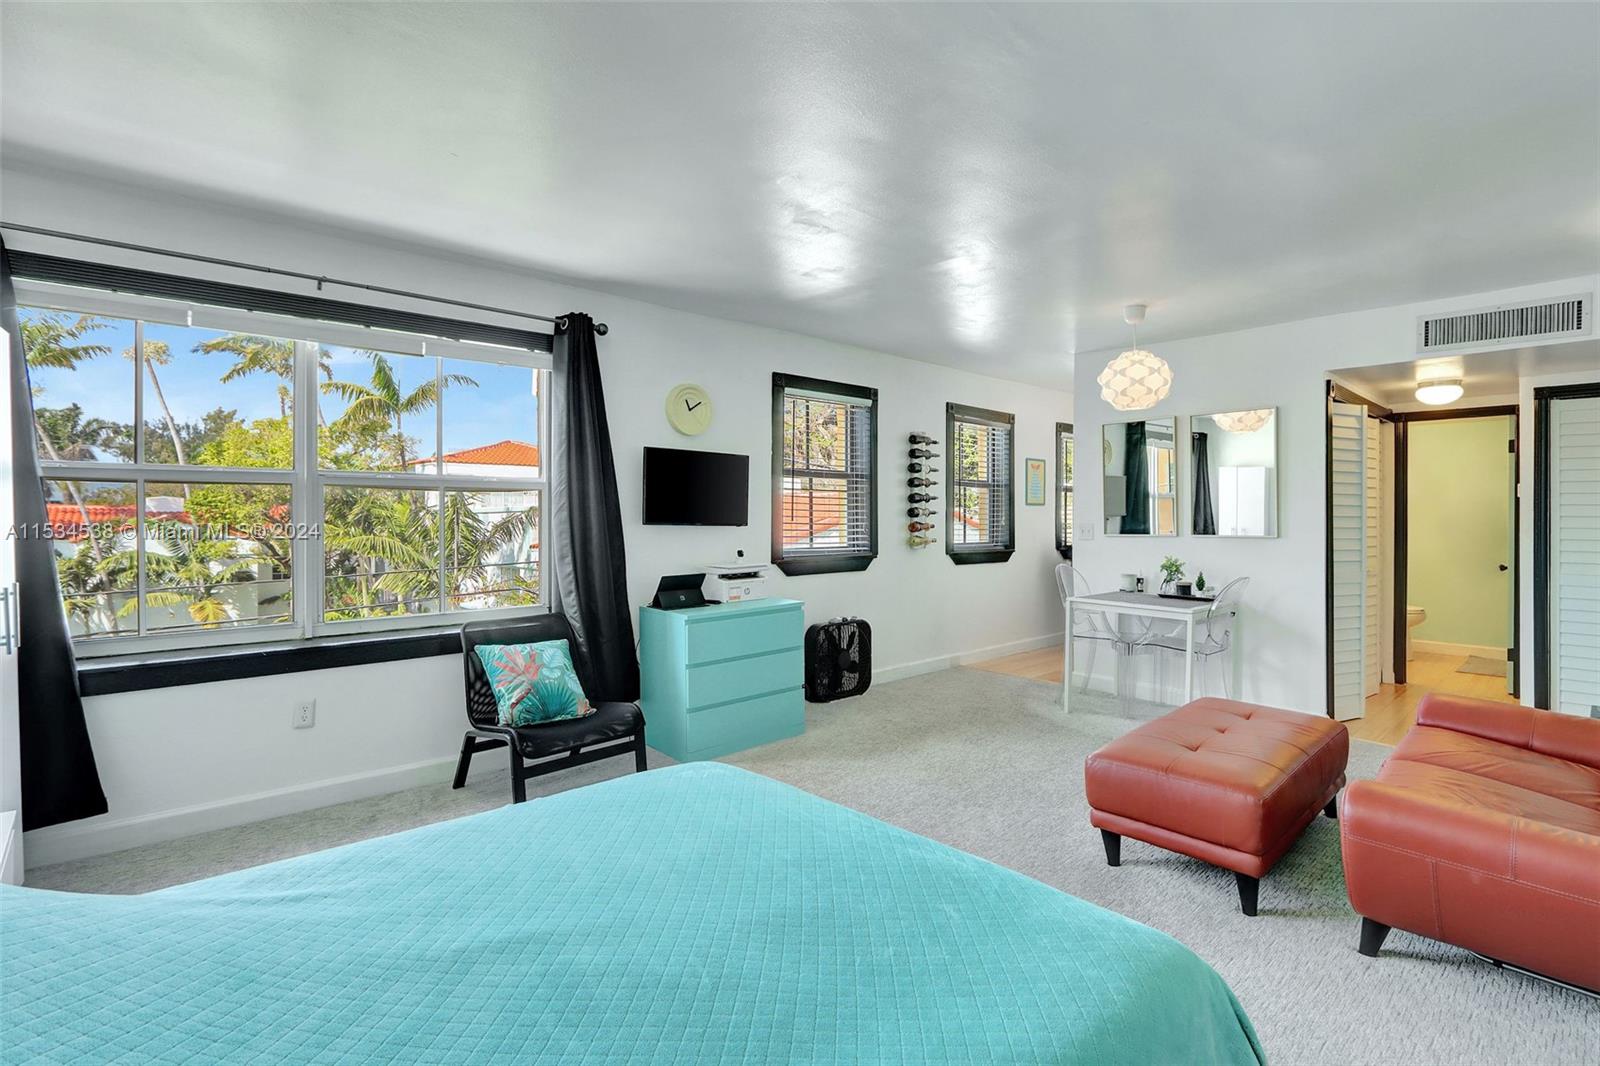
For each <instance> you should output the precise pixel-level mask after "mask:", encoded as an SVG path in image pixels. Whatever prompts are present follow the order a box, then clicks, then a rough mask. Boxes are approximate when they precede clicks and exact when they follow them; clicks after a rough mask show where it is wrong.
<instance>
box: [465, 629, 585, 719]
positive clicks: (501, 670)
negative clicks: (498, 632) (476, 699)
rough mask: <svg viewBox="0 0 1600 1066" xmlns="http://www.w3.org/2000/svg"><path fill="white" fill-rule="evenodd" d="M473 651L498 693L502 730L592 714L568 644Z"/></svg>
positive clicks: (497, 646)
mask: <svg viewBox="0 0 1600 1066" xmlns="http://www.w3.org/2000/svg"><path fill="white" fill-rule="evenodd" d="M473 650H474V651H476V652H477V653H478V659H479V660H480V661H481V662H482V663H483V671H484V673H485V674H487V675H488V677H489V687H490V688H492V689H493V690H494V702H495V704H496V705H497V706H498V707H499V709H500V724H501V725H503V726H519V725H537V724H539V723H540V722H559V721H561V720H562V719H564V718H582V717H583V716H584V715H587V714H593V713H594V707H593V706H591V705H590V703H589V701H588V699H587V698H586V697H585V696H584V694H583V686H582V685H580V684H578V672H577V671H576V670H574V669H573V668H572V653H571V652H570V651H569V650H568V648H567V642H566V641H564V640H546V641H541V642H540V643H538V644H480V645H478V646H477V647H476V648H474V649H473Z"/></svg>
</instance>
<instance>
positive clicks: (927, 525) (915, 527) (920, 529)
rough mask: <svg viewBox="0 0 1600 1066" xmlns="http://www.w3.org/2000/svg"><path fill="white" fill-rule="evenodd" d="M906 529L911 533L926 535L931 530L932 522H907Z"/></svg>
mask: <svg viewBox="0 0 1600 1066" xmlns="http://www.w3.org/2000/svg"><path fill="white" fill-rule="evenodd" d="M906 528H907V529H909V530H910V531H911V532H913V533H926V532H927V531H928V530H930V529H932V528H933V523H932V522H907V523H906Z"/></svg>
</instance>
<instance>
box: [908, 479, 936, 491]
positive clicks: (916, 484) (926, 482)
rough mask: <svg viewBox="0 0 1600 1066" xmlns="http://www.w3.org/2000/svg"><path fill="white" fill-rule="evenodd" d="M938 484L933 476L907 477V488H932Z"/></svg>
mask: <svg viewBox="0 0 1600 1066" xmlns="http://www.w3.org/2000/svg"><path fill="white" fill-rule="evenodd" d="M937 484H938V482H937V481H935V480H933V478H931V477H908V478H906V487H907V488H913V489H931V488H933V487H934V486H935V485H937Z"/></svg>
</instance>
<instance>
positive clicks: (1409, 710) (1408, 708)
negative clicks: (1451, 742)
mask: <svg viewBox="0 0 1600 1066" xmlns="http://www.w3.org/2000/svg"><path fill="white" fill-rule="evenodd" d="M1464 661H1466V656H1464V655H1444V654H1440V653H1439V652H1428V651H1419V652H1417V653H1416V658H1414V659H1412V660H1411V661H1410V662H1409V663H1407V664H1406V682H1407V683H1406V684H1404V685H1381V686H1379V688H1378V691H1377V693H1376V694H1375V695H1371V696H1368V697H1367V706H1366V712H1367V713H1366V716H1365V717H1362V718H1358V719H1356V720H1355V721H1351V722H1346V723H1345V725H1347V726H1349V727H1350V735H1351V736H1353V737H1357V738H1359V739H1361V740H1374V741H1377V742H1378V743H1379V744H1396V743H1399V741H1400V738H1401V737H1403V736H1405V735H1406V730H1408V729H1410V728H1411V727H1412V726H1413V725H1414V724H1416V721H1417V704H1418V703H1421V702H1422V697H1423V696H1425V695H1427V694H1428V693H1429V692H1452V693H1455V694H1456V695H1458V696H1474V697H1476V698H1478V699H1480V700H1495V701H1497V702H1500V703H1519V702H1521V701H1520V700H1518V699H1517V698H1516V697H1515V696H1511V695H1508V694H1507V693H1506V679H1505V678H1504V677H1498V676H1491V675H1489V674H1463V673H1458V672H1457V667H1459V666H1460V665H1461V664H1462V663H1463V662H1464Z"/></svg>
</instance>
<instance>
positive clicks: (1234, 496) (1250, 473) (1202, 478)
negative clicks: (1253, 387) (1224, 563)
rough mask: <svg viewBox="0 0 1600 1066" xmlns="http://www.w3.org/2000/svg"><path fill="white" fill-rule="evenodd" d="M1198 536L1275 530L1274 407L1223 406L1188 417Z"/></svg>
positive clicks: (1194, 524)
mask: <svg viewBox="0 0 1600 1066" xmlns="http://www.w3.org/2000/svg"><path fill="white" fill-rule="evenodd" d="M1189 429H1190V447H1189V460H1190V461H1189V465H1190V467H1191V468H1192V469H1193V470H1194V480H1193V484H1192V485H1191V486H1190V487H1191V488H1192V489H1193V491H1192V492H1191V493H1190V495H1189V498H1190V499H1191V500H1193V501H1194V503H1193V512H1192V513H1191V515H1190V526H1189V531H1190V532H1191V533H1193V534H1194V535H1195V536H1197V537H1276V536H1277V535H1278V409H1277V408H1276V407H1262V408H1258V409H1256V410H1253V411H1225V412H1223V413H1222V414H1215V415H1196V416H1194V417H1193V418H1191V419H1190V420H1189Z"/></svg>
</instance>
